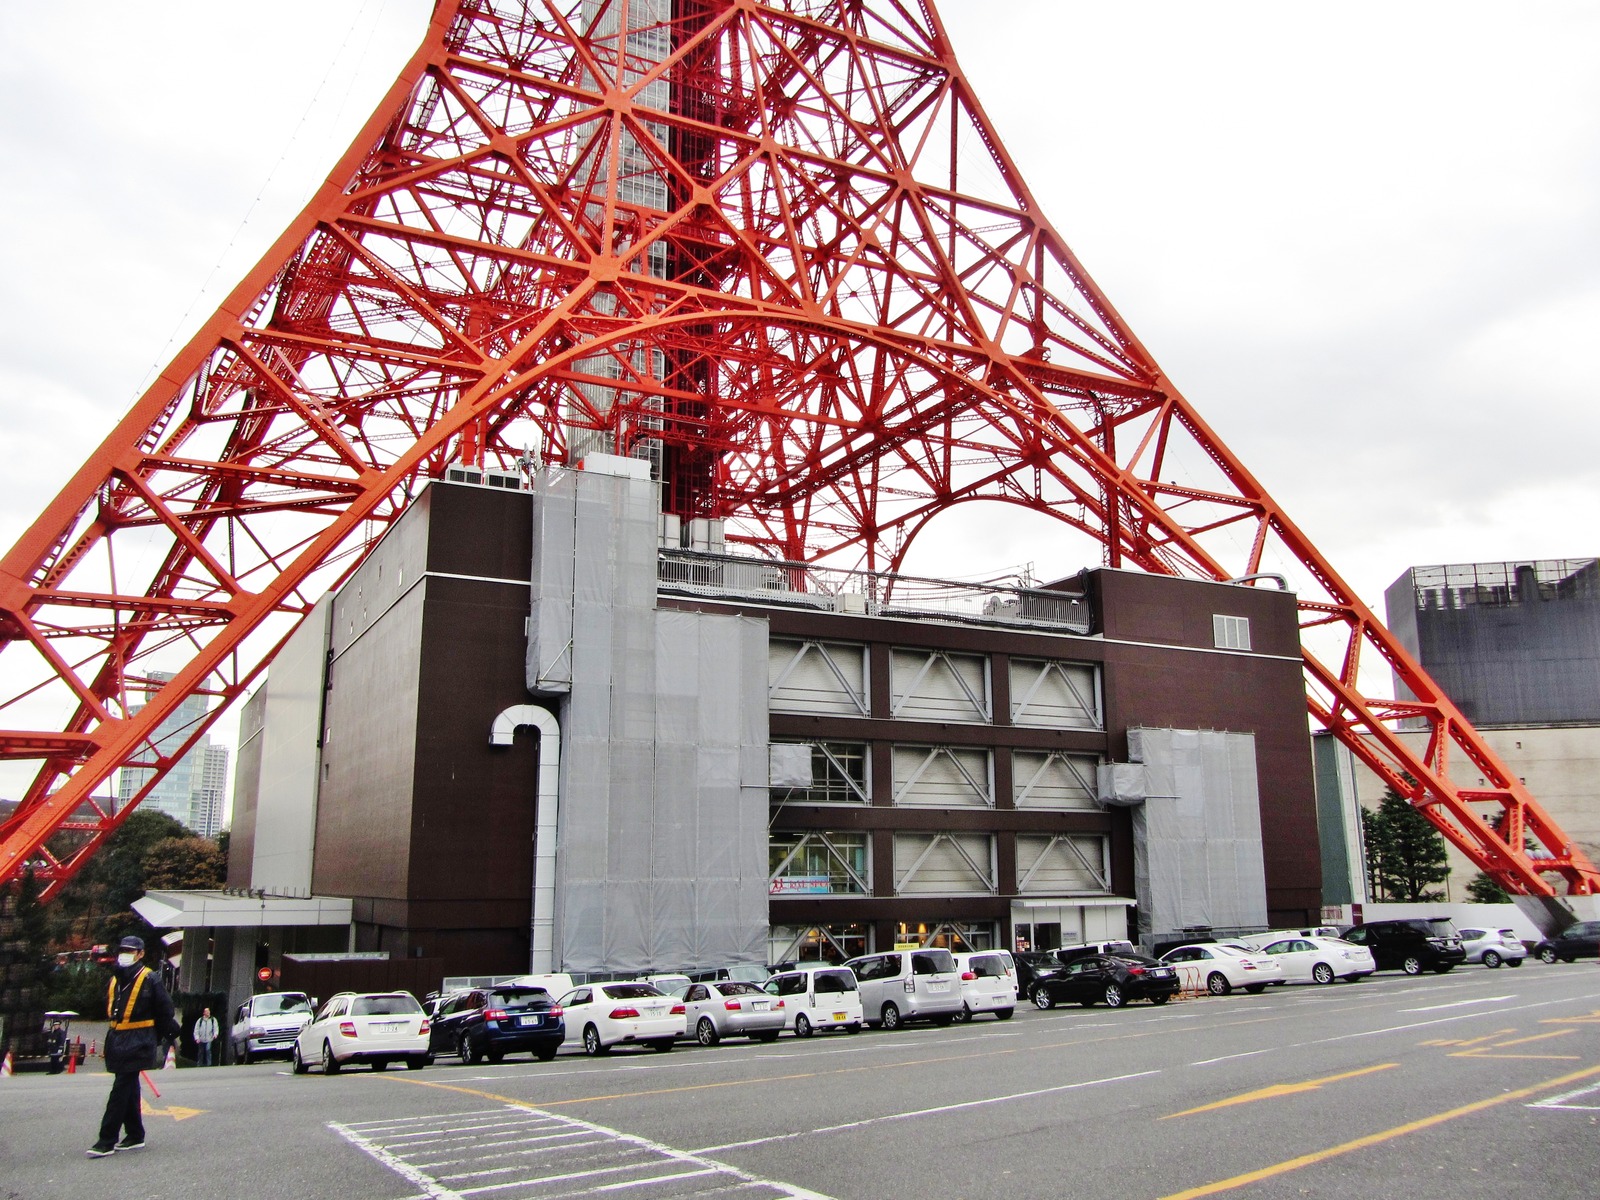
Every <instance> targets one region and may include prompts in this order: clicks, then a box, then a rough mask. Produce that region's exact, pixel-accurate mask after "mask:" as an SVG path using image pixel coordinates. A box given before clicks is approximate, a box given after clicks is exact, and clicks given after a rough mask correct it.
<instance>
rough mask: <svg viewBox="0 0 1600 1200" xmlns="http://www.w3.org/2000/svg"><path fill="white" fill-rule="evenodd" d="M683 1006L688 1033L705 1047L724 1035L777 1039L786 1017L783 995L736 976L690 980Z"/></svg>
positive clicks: (762, 1039) (712, 1044) (756, 1039)
mask: <svg viewBox="0 0 1600 1200" xmlns="http://www.w3.org/2000/svg"><path fill="white" fill-rule="evenodd" d="M683 1006H684V1009H685V1012H684V1021H685V1026H686V1032H687V1033H688V1035H689V1036H690V1037H692V1038H694V1039H695V1041H697V1042H699V1043H700V1044H701V1045H702V1046H715V1045H716V1044H717V1043H718V1042H720V1041H721V1040H722V1039H723V1038H725V1037H747V1038H751V1039H753V1040H755V1041H758V1042H771V1041H776V1040H777V1037H778V1034H780V1033H782V1032H783V1027H784V1024H785V1022H786V1018H787V1014H786V1012H785V1011H784V1004H783V1000H782V999H781V998H778V997H775V996H772V995H770V994H769V993H767V992H765V991H763V990H762V989H761V988H759V987H757V986H756V985H755V984H753V983H742V982H740V981H739V980H737V979H723V980H719V981H717V982H714V983H712V982H708V983H691V984H690V985H689V986H688V987H687V988H686V989H685V990H684V993H683Z"/></svg>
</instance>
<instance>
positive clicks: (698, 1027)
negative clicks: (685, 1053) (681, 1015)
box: [694, 1017, 722, 1046]
mask: <svg viewBox="0 0 1600 1200" xmlns="http://www.w3.org/2000/svg"><path fill="white" fill-rule="evenodd" d="M694 1038H695V1041H697V1042H699V1043H700V1044H701V1045H702V1046H715V1045H716V1044H717V1043H718V1042H720V1041H721V1040H722V1038H721V1037H720V1036H718V1034H717V1026H716V1022H714V1021H713V1020H712V1019H711V1018H710V1017H701V1018H700V1020H699V1021H697V1022H696V1023H695V1027H694Z"/></svg>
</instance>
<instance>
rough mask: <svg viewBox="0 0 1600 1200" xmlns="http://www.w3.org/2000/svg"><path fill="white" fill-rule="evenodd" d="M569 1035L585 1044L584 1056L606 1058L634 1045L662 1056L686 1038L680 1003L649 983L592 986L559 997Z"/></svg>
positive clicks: (579, 988)
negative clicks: (626, 1045)
mask: <svg viewBox="0 0 1600 1200" xmlns="http://www.w3.org/2000/svg"><path fill="white" fill-rule="evenodd" d="M561 1007H562V1009H563V1010H564V1011H565V1012H566V1020H567V1035H568V1036H569V1037H570V1036H571V1035H572V1034H573V1033H574V1032H576V1033H577V1035H578V1037H579V1038H581V1039H582V1041H583V1052H584V1053H585V1054H609V1053H611V1047H613V1046H617V1045H621V1044H624V1043H628V1042H632V1043H637V1044H639V1045H645V1046H649V1047H650V1049H652V1050H656V1051H659V1052H661V1053H663V1054H664V1053H666V1052H667V1051H668V1050H671V1049H672V1043H673V1042H675V1041H677V1040H678V1039H679V1038H681V1037H682V1036H683V1034H684V1029H685V1022H684V1013H685V1011H686V1010H685V1008H684V1004H683V1001H681V1000H677V999H674V998H673V997H672V996H668V995H667V994H666V993H665V992H663V991H662V990H661V989H660V988H658V987H656V986H654V985H653V984H649V983H590V984H584V985H583V986H582V987H576V988H573V989H572V990H571V991H570V992H568V993H567V994H566V995H565V996H563V997H562V998H561Z"/></svg>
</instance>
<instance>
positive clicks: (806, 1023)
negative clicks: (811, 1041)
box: [794, 1013, 816, 1037]
mask: <svg viewBox="0 0 1600 1200" xmlns="http://www.w3.org/2000/svg"><path fill="white" fill-rule="evenodd" d="M814 1032H816V1031H815V1030H813V1029H812V1028H811V1018H810V1017H808V1016H806V1015H805V1013H800V1014H799V1015H798V1016H796V1017H795V1019H794V1035H795V1037H810V1036H811V1035H812V1034H813V1033H814Z"/></svg>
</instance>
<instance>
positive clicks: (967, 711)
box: [889, 650, 990, 724]
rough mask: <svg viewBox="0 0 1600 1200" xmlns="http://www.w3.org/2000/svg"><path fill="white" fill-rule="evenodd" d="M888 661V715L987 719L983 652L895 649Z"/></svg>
mask: <svg viewBox="0 0 1600 1200" xmlns="http://www.w3.org/2000/svg"><path fill="white" fill-rule="evenodd" d="M889 661H890V665H891V666H890V691H891V692H892V694H893V702H892V703H893V707H892V708H891V710H890V714H889V715H890V716H892V717H893V718H894V719H895V720H897V721H961V722H971V723H976V724H984V723H987V722H988V720H989V713H990V704H989V660H988V659H987V658H986V657H985V656H984V655H982V654H947V653H945V652H944V651H943V650H895V651H894V652H893V653H892V654H891V655H890V658H889Z"/></svg>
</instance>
